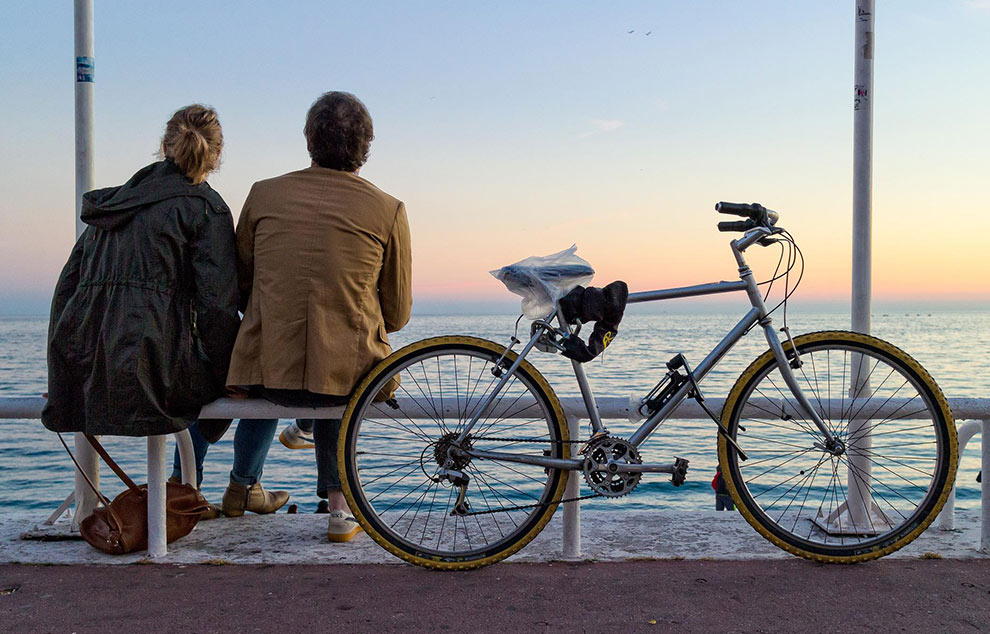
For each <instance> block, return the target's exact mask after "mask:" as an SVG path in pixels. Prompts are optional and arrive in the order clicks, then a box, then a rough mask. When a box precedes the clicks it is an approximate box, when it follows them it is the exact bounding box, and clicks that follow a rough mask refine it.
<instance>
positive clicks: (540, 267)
mask: <svg viewBox="0 0 990 634" xmlns="http://www.w3.org/2000/svg"><path fill="white" fill-rule="evenodd" d="M576 251H577V245H576V244H573V245H571V248H570V249H564V250H563V251H560V252H559V253H554V254H552V255H544V256H532V257H528V258H526V259H525V260H520V261H519V262H516V263H515V264H510V265H509V266H503V267H502V268H500V269H498V270H496V271H491V274H492V275H494V276H495V277H496V279H498V280H499V281H501V282H502V283H503V284H505V287H506V288H507V289H509V290H510V291H512V292H513V293H515V294H516V295H519V296H521V297H522V298H523V300H522V312H523V314H524V315H526V317H528V318H530V319H539V318H541V317H546V316H547V315H548V314H549V313H550V311H552V310H553V307H554V304H555V303H556V302H557V300H558V299H560V298H561V297H563V296H564V295H567V293H569V292H571V290H573V289H574V287H575V286H579V285H580V286H587V284H588V282H590V281H591V280H592V278H593V277H594V276H595V269H593V268H591V265H590V264H589V263H588V262H587V260H584V259H582V258H579V257H578V256H577V255H576Z"/></svg>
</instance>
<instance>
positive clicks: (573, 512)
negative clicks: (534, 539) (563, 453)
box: [562, 416, 581, 559]
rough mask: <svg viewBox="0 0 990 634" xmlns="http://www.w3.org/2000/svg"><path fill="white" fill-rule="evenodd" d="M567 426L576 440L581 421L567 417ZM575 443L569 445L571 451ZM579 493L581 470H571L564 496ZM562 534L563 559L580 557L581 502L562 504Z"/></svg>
mask: <svg viewBox="0 0 990 634" xmlns="http://www.w3.org/2000/svg"><path fill="white" fill-rule="evenodd" d="M567 428H568V431H569V432H570V437H571V440H578V439H579V438H580V437H581V421H580V420H579V419H577V418H574V417H571V416H568V417H567ZM576 447H577V445H571V451H572V452H573V451H574V449H575V448H576ZM580 494H581V472H580V471H571V472H570V473H569V474H568V477H567V486H566V487H565V488H564V498H575V497H578V496H579V495H580ZM563 532H564V535H563V544H562V546H563V548H562V551H563V552H562V555H563V558H564V559H578V558H580V557H581V503H580V502H578V501H574V502H567V503H566V504H564V531H563Z"/></svg>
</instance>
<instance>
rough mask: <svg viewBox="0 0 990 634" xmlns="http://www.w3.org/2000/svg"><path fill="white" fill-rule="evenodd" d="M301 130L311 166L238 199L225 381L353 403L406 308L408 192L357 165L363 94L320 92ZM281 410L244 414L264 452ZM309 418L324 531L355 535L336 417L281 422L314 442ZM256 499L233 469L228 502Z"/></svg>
mask: <svg viewBox="0 0 990 634" xmlns="http://www.w3.org/2000/svg"><path fill="white" fill-rule="evenodd" d="M304 134H305V136H306V145H307V148H308V150H309V155H310V158H311V159H312V164H311V165H310V167H308V168H306V169H303V170H299V171H296V172H291V173H289V174H284V175H282V176H277V177H275V178H271V179H268V180H263V181H260V182H258V183H255V184H254V186H253V187H252V188H251V192H250V194H248V197H247V200H246V201H245V202H244V208H243V210H242V211H241V216H240V219H239V221H238V224H237V255H238V265H239V270H238V280H239V284H240V291H241V301H242V310H243V312H244V319H243V322H242V323H241V328H240V331H239V332H238V335H237V341H236V343H235V344H234V351H233V354H232V356H231V361H230V373H229V374H228V376H227V383H228V385H229V386H237V387H247V388H248V389H249V391H250V392H251V393H252V394H256V395H258V396H261V397H263V398H266V399H268V400H270V401H273V402H275V403H279V404H281V405H286V406H311V407H320V406H333V405H340V404H343V403H346V402H347V398H348V395H349V394H350V392H351V391H352V390H353V389H354V387H355V386H356V385H357V383H358V381H360V379H361V378H362V377H363V376H364V375H365V374H366V373H367V372H368V371H369V370H370V369H371V368H372V367H373V366H374V365H375V364H376V363H377V362H378V361H380V360H381V359H384V358H385V357H386V356H388V355H389V353H390V352H391V348H390V346H389V341H388V336H387V333H390V332H395V331H397V330H399V329H400V328H402V327H403V326H405V325H406V322H408V320H409V311H410V308H411V307H412V291H411V276H412V272H411V269H412V263H411V246H410V238H409V224H408V221H407V218H406V210H405V206H404V205H403V203H402V202H401V201H399V200H397V199H395V198H393V197H392V196H390V195H388V194H386V193H385V192H383V191H382V190H380V189H378V188H377V187H375V186H374V185H373V184H372V183H370V182H369V181H367V180H365V179H364V178H361V177H360V176H359V175H358V172H359V170H360V168H361V166H362V165H364V163H365V161H367V159H368V152H369V149H370V146H371V141H372V139H373V138H374V130H373V127H372V121H371V116H370V115H369V114H368V110H367V109H366V108H365V106H364V104H363V103H361V101H360V100H358V98H357V97H355V96H354V95H352V94H349V93H345V92H328V93H326V94H324V95H321V96H320V98H319V99H317V100H316V101H315V102H314V103H313V105H312V107H310V109H309V113H308V115H307V117H306V125H305V128H304ZM277 422H278V421H276V420H253V421H241V424H242V425H243V424H248V425H252V426H254V427H255V429H256V430H257V431H258V435H257V436H258V437H264V438H265V439H266V444H265V447H264V453H265V454H267V449H268V446H269V445H270V444H271V440H272V437H273V435H274V431H275V427H276V425H277ZM309 429H312V442H313V444H315V447H316V459H317V495H319V496H320V497H321V498H326V499H328V502H329V508H330V522H329V527H328V536H329V538H330V539H331V540H333V541H347V540H349V539H350V538H351V537H352V536H353V535H354V534H355V533H356V532H357V530H358V526H357V523H356V522H355V521H354V519H353V518H352V517H349V516H348V513H347V512H346V509H347V502H346V500H345V499H344V496H343V494H342V493H341V489H340V480H339V478H338V476H337V464H336V456H337V432H338V431H339V429H340V421H339V420H315V421H311V420H300V421H298V422H297V423H294V424H293V425H292V426H291V427H290V428H289V429H287V430H286V432H283V434H282V438H281V439H282V442H283V444H286V445H287V446H290V447H305V446H309V443H308V442H307V440H308V438H307V436H308V433H307V432H308V431H309ZM262 432H263V433H262ZM263 462H264V456H262V457H261V461H260V463H261V464H263ZM259 469H260V465H259ZM250 504H251V492H250V489H249V488H245V487H244V486H243V485H242V484H240V483H237V482H234V480H233V479H232V480H231V483H230V486H229V487H228V489H227V494H226V495H224V500H223V508H224V512H225V513H228V514H229V512H233V513H234V514H237V513H238V512H240V513H243V510H244V509H245V508H246V509H247V510H252V509H251V508H250Z"/></svg>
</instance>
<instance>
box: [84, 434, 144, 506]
mask: <svg viewBox="0 0 990 634" xmlns="http://www.w3.org/2000/svg"><path fill="white" fill-rule="evenodd" d="M86 440H88V441H89V444H91V445H92V446H93V449H95V450H96V453H98V454H100V457H101V458H103V462H105V463H107V466H108V467H110V468H111V469H112V470H113V472H114V473H115V474H117V477H118V478H120V480H121V482H123V483H124V484H126V485H127V488H128V489H131V490H133V491H137V492H138V493H140V492H141V490H140V489H139V488H138V485H136V484H134V480H131V478H130V476H128V475H127V474H126V473H124V470H123V469H121V468H120V465H118V464H117V463H116V462H114V461H113V458H111V457H110V454H108V453H107V450H106V449H104V448H103V445H101V444H100V441H99V440H97V439H96V437H95V436H91V435H89V434H86Z"/></svg>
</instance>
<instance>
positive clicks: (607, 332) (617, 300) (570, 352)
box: [560, 280, 629, 363]
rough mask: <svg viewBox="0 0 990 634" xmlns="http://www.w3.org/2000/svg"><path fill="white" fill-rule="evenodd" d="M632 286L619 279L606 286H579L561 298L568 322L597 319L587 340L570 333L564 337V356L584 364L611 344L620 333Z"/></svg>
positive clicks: (583, 321)
mask: <svg viewBox="0 0 990 634" xmlns="http://www.w3.org/2000/svg"><path fill="white" fill-rule="evenodd" d="M628 298H629V287H628V286H627V285H626V283H625V282H623V281H621V280H618V281H615V282H612V283H611V284H608V285H607V286H605V287H604V288H594V287H592V288H584V287H583V286H578V287H576V288H574V290H572V291H571V292H570V293H568V294H567V295H565V296H564V297H563V298H562V299H561V300H560V310H561V312H562V313H563V317H564V320H565V321H566V322H567V323H569V324H581V323H588V322H592V321H593V322H595V326H594V329H593V330H592V332H591V336H590V337H588V342H587V343H585V342H584V341H582V340H581V338H580V337H578V336H577V333H574V334H571V335H569V336H567V337H564V339H562V340H561V342H560V343H561V345H562V346H563V355H564V356H565V357H567V358H568V359H573V360H575V361H579V362H581V363H586V362H588V361H591V360H592V359H594V358H595V357H597V356H598V355H600V354H601V353H602V352H604V351H605V348H607V347H608V345H609V344H610V343H612V340H613V339H615V336H616V335H617V334H618V332H619V322H621V321H622V315H623V313H625V310H626V300H627V299H628Z"/></svg>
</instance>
